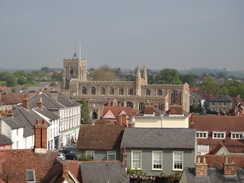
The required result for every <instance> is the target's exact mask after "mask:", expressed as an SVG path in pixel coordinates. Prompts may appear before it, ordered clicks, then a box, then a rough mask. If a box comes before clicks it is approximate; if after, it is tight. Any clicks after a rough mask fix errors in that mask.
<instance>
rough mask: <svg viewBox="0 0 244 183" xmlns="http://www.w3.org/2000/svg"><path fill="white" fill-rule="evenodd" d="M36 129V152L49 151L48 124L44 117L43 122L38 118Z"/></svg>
mask: <svg viewBox="0 0 244 183" xmlns="http://www.w3.org/2000/svg"><path fill="white" fill-rule="evenodd" d="M34 128H35V129H34V130H35V150H34V151H35V153H47V124H46V121H45V120H44V119H43V120H42V124H41V123H40V122H39V119H36V124H35V126H34Z"/></svg>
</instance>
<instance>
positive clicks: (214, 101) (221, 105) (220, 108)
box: [208, 96, 234, 113]
mask: <svg viewBox="0 0 244 183" xmlns="http://www.w3.org/2000/svg"><path fill="white" fill-rule="evenodd" d="M208 104H209V106H208V108H209V109H210V110H211V111H216V112H221V113H229V111H230V110H231V109H233V108H234V100H233V98H231V97H229V96H223V97H213V98H211V99H210V100H209V101H208Z"/></svg>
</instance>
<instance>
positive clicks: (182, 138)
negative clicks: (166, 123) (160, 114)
mask: <svg viewBox="0 0 244 183" xmlns="http://www.w3.org/2000/svg"><path fill="white" fill-rule="evenodd" d="M195 132H196V131H195V129H189V128H125V130H124V135H123V138H122V142H121V146H123V147H126V148H166V149H168V148H170V149H172V148H174V149H175V148H176V149H177V148H181V149H194V148H195Z"/></svg>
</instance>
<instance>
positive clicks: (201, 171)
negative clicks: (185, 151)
mask: <svg viewBox="0 0 244 183" xmlns="http://www.w3.org/2000/svg"><path fill="white" fill-rule="evenodd" d="M195 174H196V176H207V175H208V164H207V163H206V157H203V162H201V158H200V157H197V163H196V164H195Z"/></svg>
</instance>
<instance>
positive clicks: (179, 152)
mask: <svg viewBox="0 0 244 183" xmlns="http://www.w3.org/2000/svg"><path fill="white" fill-rule="evenodd" d="M195 147H196V138H195V129H189V128H167V129H166V128H125V130H124V135H123V138H122V142H121V149H122V152H123V160H122V161H123V162H124V164H125V166H126V167H127V168H128V169H132V170H137V171H142V172H143V173H146V174H147V175H158V176H159V175H160V174H165V175H169V174H173V173H177V172H182V171H183V169H184V168H185V167H193V166H194V163H195V157H196V156H195Z"/></svg>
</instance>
